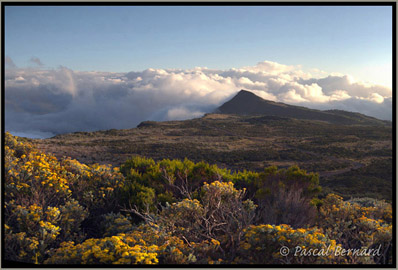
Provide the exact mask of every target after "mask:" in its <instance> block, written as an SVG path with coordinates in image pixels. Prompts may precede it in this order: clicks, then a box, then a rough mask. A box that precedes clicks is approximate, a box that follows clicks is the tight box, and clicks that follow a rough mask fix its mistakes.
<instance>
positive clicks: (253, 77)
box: [5, 58, 392, 138]
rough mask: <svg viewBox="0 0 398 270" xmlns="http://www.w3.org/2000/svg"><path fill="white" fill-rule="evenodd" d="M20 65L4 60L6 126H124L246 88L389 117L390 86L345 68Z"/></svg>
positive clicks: (48, 131) (213, 104) (172, 115)
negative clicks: (120, 68)
mask: <svg viewBox="0 0 398 270" xmlns="http://www.w3.org/2000/svg"><path fill="white" fill-rule="evenodd" d="M32 62H35V63H40V65H39V64H37V67H36V68H33V67H30V68H18V67H16V66H15V64H14V63H13V62H12V59H10V58H7V59H6V71H5V129H6V131H10V132H12V133H13V134H15V135H19V136H27V137H41V138H44V137H50V136H53V135H56V134H60V133H67V132H75V131H95V130H104V129H112V128H115V129H126V128H133V127H136V126H137V124H139V123H140V122H142V121H146V120H156V121H164V120H182V119H189V118H195V117H200V116H202V115H203V114H205V113H208V112H212V111H213V110H214V109H215V108H217V107H218V106H220V105H221V104H223V103H224V102H225V101H227V100H229V99H230V98H232V97H233V96H234V95H235V94H236V93H237V92H238V91H239V90H241V89H246V90H250V91H252V92H253V93H255V94H257V95H258V96H260V97H263V98H265V99H269V100H273V101H279V102H285V103H288V104H294V105H301V106H306V107H309V108H315V109H322V110H324V109H342V110H347V111H354V112H360V113H363V114H366V115H369V116H373V117H376V118H379V119H383V120H391V119H392V89H391V88H388V87H385V86H381V85H374V84H369V83H363V82H359V81H355V80H354V79H353V78H352V77H350V76H347V75H342V74H326V73H325V72H322V71H319V70H312V71H311V72H304V71H303V70H302V68H301V67H300V66H288V65H282V64H278V63H275V62H270V61H264V62H260V63H258V64H257V65H255V66H249V67H242V68H231V69H228V70H216V69H208V68H205V67H198V68H194V69H146V70H144V71H140V72H128V73H114V72H83V71H74V70H71V69H68V68H67V67H59V68H57V69H51V70H45V69H44V68H43V67H42V63H41V62H40V59H37V58H32Z"/></svg>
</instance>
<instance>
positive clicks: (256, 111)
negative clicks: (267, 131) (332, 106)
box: [216, 90, 390, 125]
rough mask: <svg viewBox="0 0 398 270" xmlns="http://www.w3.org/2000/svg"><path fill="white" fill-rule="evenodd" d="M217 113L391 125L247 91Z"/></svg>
mask: <svg viewBox="0 0 398 270" xmlns="http://www.w3.org/2000/svg"><path fill="white" fill-rule="evenodd" d="M216 112H217V113H223V114H238V115H269V116H279V117H291V118H296V119H307V120H319V121H326V122H330V123H334V124H343V125H388V124H390V123H389V122H388V121H382V120H379V119H376V118H373V117H370V116H366V115H363V114H360V113H353V112H347V111H341V110H328V111H320V110H313V109H308V108H306V107H300V106H293V105H288V104H285V103H280V102H274V101H270V100H265V99H262V98H261V97H259V96H256V95H255V94H253V93H252V92H249V91H246V90H241V91H240V92H239V93H238V94H237V95H236V96H235V97H234V98H232V99H231V100H230V101H228V102H226V103H224V104H223V105H221V106H220V107H219V108H218V109H216Z"/></svg>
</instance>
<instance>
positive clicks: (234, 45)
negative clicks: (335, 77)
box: [5, 6, 392, 87]
mask: <svg viewBox="0 0 398 270" xmlns="http://www.w3.org/2000/svg"><path fill="white" fill-rule="evenodd" d="M5 30H6V31H5V53H6V55H7V56H9V57H11V59H12V60H13V62H14V63H15V64H16V65H17V66H18V67H25V66H30V65H31V66H34V64H33V63H32V62H31V61H29V60H30V59H31V58H32V57H37V58H39V59H40V61H41V62H42V63H43V64H44V67H42V68H57V67H58V66H60V65H62V66H66V67H68V68H70V69H72V70H81V71H94V70H95V71H115V72H127V71H140V70H144V69H147V68H183V69H186V68H193V67H196V66H200V67H208V68H214V69H229V68H232V67H234V68H239V67H243V66H250V65H255V64H256V63H257V62H260V61H264V60H268V61H274V62H278V63H281V64H285V65H302V66H303V69H304V70H306V69H311V68H317V69H320V70H324V71H326V72H328V73H332V72H339V73H342V74H350V75H353V76H354V77H355V78H357V79H359V80H370V81H373V82H375V83H379V84H383V85H386V86H389V87H391V66H392V52H391V51H392V8H391V7H377V6H370V7H360V6H353V7H344V6H343V7H334V6H331V7H329V6H320V7H304V6H303V7H288V6H281V7H272V6H268V7H267V6H263V7H228V6H222V7H215V6H211V7H170V6H169V7H155V6H149V7H93V6H90V7H83V6H77V7H40V6H36V7H23V6H15V7H12V6H7V7H6V9H5Z"/></svg>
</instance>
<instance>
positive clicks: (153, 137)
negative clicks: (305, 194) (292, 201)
mask: <svg viewBox="0 0 398 270" xmlns="http://www.w3.org/2000/svg"><path fill="white" fill-rule="evenodd" d="M35 142H36V143H37V145H38V146H39V148H41V149H42V150H44V151H47V152H50V153H53V154H55V155H56V156H57V157H62V156H70V157H72V158H76V159H77V160H79V161H81V162H84V163H110V164H113V165H116V166H119V165H120V164H122V163H123V162H124V161H125V160H126V159H127V158H129V157H130V156H131V155H142V156H146V157H151V158H154V159H155V160H160V159H163V158H170V159H171V158H179V159H183V158H185V157H187V158H189V159H191V160H193V161H200V160H204V161H207V162H209V163H215V164H217V165H219V166H221V167H226V168H230V169H233V170H243V169H248V170H257V171H259V170H262V169H263V168H264V166H270V165H277V166H279V167H288V166H291V165H294V164H297V165H299V166H300V167H301V168H304V169H306V170H307V171H314V172H318V173H319V174H320V176H321V177H320V181H321V185H323V186H324V187H325V190H326V191H334V192H337V193H338V194H340V195H343V196H345V197H350V195H355V196H360V195H361V192H359V191H360V190H362V191H364V192H365V191H366V196H371V197H377V198H384V199H391V196H392V192H391V184H392V160H391V158H392V129H391V127H389V126H378V127H377V128H375V127H374V126H359V125H358V126H347V125H334V124H330V123H326V122H321V121H308V120H298V119H288V118H280V117H274V116H237V115H223V114H208V115H206V116H205V117H203V118H198V119H193V120H186V121H170V122H144V123H142V124H141V125H140V127H138V128H133V129H126V130H107V131H98V132H78V133H73V134H66V135H59V136H56V137H54V138H50V139H45V140H35ZM379 167H380V168H384V169H379V170H375V168H379ZM372 171H373V172H375V173H373V174H372ZM357 185H360V188H361V189H358V188H357ZM362 194H365V193H362Z"/></svg>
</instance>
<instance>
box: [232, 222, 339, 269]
mask: <svg viewBox="0 0 398 270" xmlns="http://www.w3.org/2000/svg"><path fill="white" fill-rule="evenodd" d="M283 247H287V248H288V249H289V252H288V254H287V255H286V254H284V255H286V256H283V255H282V254H281V249H282V248H283ZM336 247H337V244H336V241H334V240H331V239H330V238H329V237H327V236H326V235H325V234H323V233H322V232H321V230H319V229H317V228H308V229H302V228H300V229H293V228H292V227H291V226H289V225H286V224H282V225H270V224H262V225H257V226H255V225H251V226H249V227H248V228H246V229H245V230H244V235H243V240H242V241H241V243H240V251H239V256H238V257H237V258H236V259H235V262H236V263H249V264H251V263H254V264H321V263H337V262H339V263H341V262H342V258H340V257H335V256H334V251H335V249H336ZM310 249H311V251H309V250H310ZM322 250H323V254H318V253H316V255H313V254H309V253H308V252H322ZM282 253H283V251H282ZM317 255H322V256H317Z"/></svg>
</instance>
